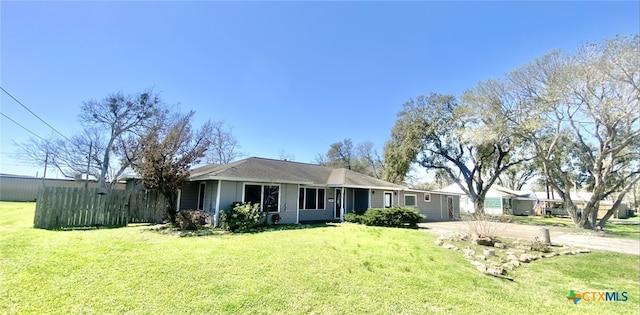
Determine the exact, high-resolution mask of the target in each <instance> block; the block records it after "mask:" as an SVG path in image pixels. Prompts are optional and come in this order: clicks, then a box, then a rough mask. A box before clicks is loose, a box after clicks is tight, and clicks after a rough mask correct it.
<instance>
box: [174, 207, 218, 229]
mask: <svg viewBox="0 0 640 315" xmlns="http://www.w3.org/2000/svg"><path fill="white" fill-rule="evenodd" d="M210 219H211V217H210V216H209V214H208V213H207V212H204V211H202V210H181V211H178V213H176V225H177V227H178V228H179V229H180V230H189V231H195V230H197V229H199V228H201V227H202V226H204V225H206V224H208V223H209V222H210V221H209V220H210Z"/></svg>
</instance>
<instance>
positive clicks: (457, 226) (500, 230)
mask: <svg viewBox="0 0 640 315" xmlns="http://www.w3.org/2000/svg"><path fill="white" fill-rule="evenodd" d="M493 224H495V230H496V232H497V234H498V236H502V237H512V238H520V239H526V240H534V239H535V238H536V237H540V236H541V235H542V229H549V234H550V236H551V243H552V244H566V245H570V246H576V247H585V248H590V249H597V250H604V251H611V252H617V253H624V254H632V255H638V256H640V240H632V239H620V238H612V237H602V236H599V235H597V234H595V233H593V232H585V231H582V230H579V229H573V228H564V227H555V226H537V225H525V224H515V223H493ZM420 227H421V228H422V229H424V230H425V231H426V232H429V233H434V234H446V233H450V232H467V233H469V231H470V229H469V223H468V222H465V221H446V222H427V223H421V224H420Z"/></svg>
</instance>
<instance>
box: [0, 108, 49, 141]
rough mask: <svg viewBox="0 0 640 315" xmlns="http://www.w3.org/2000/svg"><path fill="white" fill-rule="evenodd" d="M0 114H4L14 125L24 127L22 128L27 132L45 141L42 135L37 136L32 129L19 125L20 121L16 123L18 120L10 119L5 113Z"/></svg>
mask: <svg viewBox="0 0 640 315" xmlns="http://www.w3.org/2000/svg"><path fill="white" fill-rule="evenodd" d="M0 115H2V116H4V117H5V118H7V119H9V120H11V121H12V122H13V123H14V124H16V125H18V126H20V127H22V129H24V130H26V131H28V132H29V133H31V134H32V135H34V136H36V137H38V138H40V139H42V141H47V140H45V139H44V138H43V137H40V136H38V135H37V134H36V133H35V132H33V131H31V130H29V129H28V128H27V127H25V126H23V125H21V124H20V123H18V122H17V121H15V120H13V119H11V117H9V116H7V115H5V114H4V113H3V112H0Z"/></svg>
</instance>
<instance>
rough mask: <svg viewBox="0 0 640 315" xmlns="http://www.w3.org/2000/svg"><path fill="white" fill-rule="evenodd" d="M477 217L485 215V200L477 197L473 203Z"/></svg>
mask: <svg viewBox="0 0 640 315" xmlns="http://www.w3.org/2000/svg"><path fill="white" fill-rule="evenodd" d="M473 209H474V213H475V215H484V198H480V197H477V198H476V199H475V200H474V201H473Z"/></svg>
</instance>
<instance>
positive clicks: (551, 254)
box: [542, 253, 558, 258]
mask: <svg viewBox="0 0 640 315" xmlns="http://www.w3.org/2000/svg"><path fill="white" fill-rule="evenodd" d="M555 256H558V253H548V254H546V255H542V257H544V258H551V257H555Z"/></svg>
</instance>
